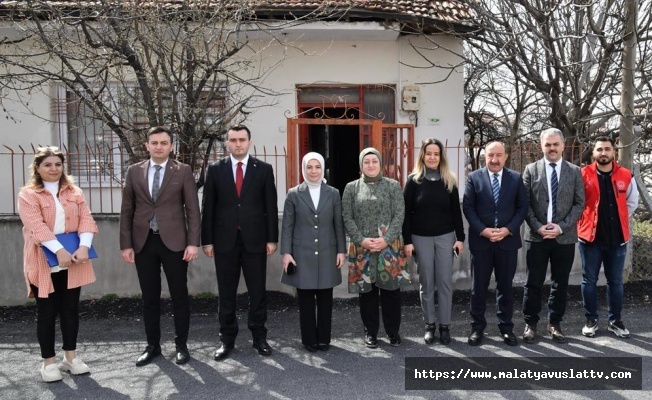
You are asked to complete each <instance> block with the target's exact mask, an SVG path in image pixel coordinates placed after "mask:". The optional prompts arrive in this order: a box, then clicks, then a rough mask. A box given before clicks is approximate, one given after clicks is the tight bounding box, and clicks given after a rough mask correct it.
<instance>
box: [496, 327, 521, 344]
mask: <svg viewBox="0 0 652 400" xmlns="http://www.w3.org/2000/svg"><path fill="white" fill-rule="evenodd" d="M500 337H502V338H503V342H505V344H507V345H509V346H516V345H517V344H518V340H516V335H514V332H512V331H509V332H505V333H501V334H500Z"/></svg>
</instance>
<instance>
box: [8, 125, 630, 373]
mask: <svg viewBox="0 0 652 400" xmlns="http://www.w3.org/2000/svg"><path fill="white" fill-rule="evenodd" d="M226 143H227V148H228V150H229V153H230V154H229V156H228V157H226V158H225V159H223V160H221V161H218V162H216V163H215V164H213V165H211V166H210V167H209V168H208V170H207V173H206V180H205V184H204V192H203V197H202V205H201V208H200V204H199V199H198V195H197V187H196V184H195V178H194V176H193V173H192V170H191V168H190V167H189V166H187V165H185V164H182V163H180V162H177V161H176V160H173V159H171V158H170V153H171V152H172V149H173V147H174V146H173V134H172V132H171V131H170V130H169V129H167V128H164V127H153V128H151V129H150V130H149V132H148V137H147V142H146V147H147V150H148V152H149V154H150V159H149V160H146V161H143V162H140V163H137V164H134V165H132V166H131V167H129V169H128V170H127V173H126V178H125V186H124V190H123V197H122V209H121V214H120V249H121V255H122V258H123V260H124V261H125V262H126V263H128V264H135V266H136V271H137V274H138V279H139V282H140V287H141V290H142V299H143V320H144V324H145V333H146V339H147V345H146V347H145V350H144V351H143V353H142V354H140V356H139V357H138V358H137V360H136V365H137V366H143V365H147V364H148V363H150V362H151V361H152V360H153V359H154V358H156V357H157V356H159V355H160V354H161V347H160V341H161V328H160V296H161V279H160V273H161V267H162V268H163V271H164V272H165V276H166V279H167V283H168V287H169V289H170V297H171V299H172V305H173V312H174V325H175V345H176V354H175V361H176V363H177V364H185V363H186V362H188V361H189V359H190V352H189V350H188V346H187V340H188V332H189V325H190V308H189V300H188V288H187V272H188V263H189V262H190V261H193V260H196V259H197V257H198V254H199V248H200V247H201V248H202V250H203V252H204V254H205V255H206V256H208V257H212V258H214V261H215V270H216V275H217V283H218V291H219V324H220V329H219V336H220V342H221V343H220V345H219V347H218V349H217V350H216V351H215V354H214V358H215V360H223V359H225V358H227V357H229V355H230V354H231V352H232V351H233V350H234V348H235V339H236V336H237V334H238V322H237V318H236V313H235V310H236V295H237V288H238V282H239V280H240V274H241V273H242V274H243V275H244V279H245V282H246V285H247V289H248V295H249V310H248V318H247V325H248V328H249V330H250V331H251V334H252V344H253V347H254V349H256V351H257V352H258V353H259V354H260V355H262V356H269V355H271V354H272V348H271V346H270V345H269V343H268V342H267V329H266V327H265V323H266V320H267V298H266V289H265V288H266V264H267V256H270V255H272V254H274V253H275V252H276V250H277V243H278V239H279V231H278V210H277V192H276V188H275V184H274V173H273V170H272V167H271V165H269V164H267V163H265V162H263V161H262V160H259V159H257V158H255V157H253V156H250V155H249V147H250V145H251V143H252V141H251V132H250V130H249V129H248V128H247V127H246V126H244V125H238V126H233V127H231V128H230V129H229V130H228V133H227V141H226ZM563 143H564V140H563V135H562V133H561V132H560V131H558V130H555V129H549V130H547V131H544V132H543V133H542V134H541V147H542V150H543V152H544V158H543V159H542V160H540V161H538V162H536V163H533V164H531V165H528V166H527V168H526V169H525V172H524V174H523V177H521V175H520V174H519V173H517V172H516V171H513V170H510V169H507V168H505V167H504V166H505V161H506V159H507V154H506V149H505V146H504V145H503V144H502V143H500V142H492V143H489V144H488V145H487V146H486V147H485V157H486V167H484V168H482V169H480V170H477V171H474V172H473V173H471V174H470V175H469V177H468V179H467V183H466V188H465V193H464V199H463V206H462V207H460V201H459V190H458V188H457V178H456V177H455V175H454V173H453V172H452V171H451V169H450V168H449V165H448V162H447V158H446V154H445V148H444V146H443V144H442V143H441V142H440V141H439V140H436V139H428V140H425V141H424V142H423V143H422V145H421V148H420V150H419V155H418V157H417V161H416V165H415V168H414V170H413V172H412V174H411V175H410V176H409V178H408V179H407V183H406V185H405V188H404V189H403V190H402V189H401V187H400V185H399V183H398V182H397V181H395V180H393V179H390V178H387V177H385V176H383V173H382V169H383V160H382V156H381V154H380V152H378V151H377V150H376V149H374V148H367V149H364V150H363V151H362V152H361V153H360V156H359V165H360V172H361V174H360V178H359V179H356V180H354V181H352V182H350V183H349V184H347V186H346V188H345V189H344V193H343V195H342V196H341V197H340V194H339V191H338V190H337V189H335V188H333V187H331V186H329V185H327V184H326V180H325V179H324V175H325V163H324V158H323V157H322V156H321V155H320V154H318V153H314V152H311V153H308V154H306V155H305V156H304V157H303V160H302V163H301V167H302V175H303V183H301V184H300V185H298V186H296V187H294V188H292V189H290V191H289V192H288V194H287V197H286V200H285V204H284V210H283V221H282V234H281V250H280V252H281V254H282V266H283V270H284V273H283V276H282V278H281V281H282V282H283V283H285V284H287V285H291V286H294V287H296V290H297V297H298V302H299V318H300V322H299V326H300V331H301V342H302V344H303V346H304V348H305V349H306V350H307V351H310V352H315V351H326V350H328V349H329V347H330V341H331V321H332V306H333V288H334V287H335V286H337V285H339V284H340V283H341V281H342V278H341V276H342V274H341V272H340V268H342V267H343V266H347V267H348V272H349V273H348V289H349V291H350V292H351V293H358V294H359V305H360V315H361V319H362V323H363V327H364V334H365V336H364V343H365V345H366V346H367V347H369V348H375V347H377V346H378V332H379V329H380V316H381V315H382V320H383V327H384V329H385V333H386V334H387V337H388V340H389V344H390V345H392V346H400V345H401V342H402V340H401V336H400V333H399V330H400V323H401V295H400V289H401V288H404V287H408V286H411V285H412V280H411V277H410V274H409V272H408V270H407V260H408V257H410V256H412V257H414V259H415V261H416V264H417V270H418V273H419V277H420V278H419V282H420V300H421V308H422V311H423V319H424V323H425V333H424V337H423V339H424V341H425V343H427V344H432V343H433V342H434V341H435V339H436V333H437V327H438V328H439V341H440V342H441V343H442V344H449V343H450V341H451V336H450V330H449V326H450V323H451V311H452V294H453V289H452V277H453V264H454V259H455V257H458V256H459V255H460V254H462V253H463V251H464V241H465V238H466V236H465V234H464V227H463V220H462V210H463V213H464V215H465V216H466V219H467V221H468V224H469V233H468V238H469V248H470V251H471V263H472V274H473V287H472V296H471V313H470V314H471V317H472V320H473V321H472V332H471V335H470V336H469V338H468V343H469V344H471V345H478V344H480V343H481V341H482V338H483V335H484V330H485V328H486V325H487V322H486V319H485V316H484V314H485V309H486V295H487V289H488V286H489V281H490V278H491V275H492V273H493V274H494V275H495V277H496V300H497V318H498V327H499V329H500V332H501V335H502V338H503V340H504V341H505V342H506V343H507V344H509V345H515V344H517V339H516V337H515V335H514V333H513V326H514V325H513V322H512V312H513V296H512V279H513V277H514V274H515V270H516V264H517V251H518V249H519V248H520V247H521V245H522V244H521V239H520V226H521V224H522V222H523V221H524V220H525V221H526V222H527V226H528V228H529V229H528V232H527V234H526V241H527V271H528V279H527V283H526V286H525V296H524V306H523V313H524V316H525V323H526V328H525V331H524V333H523V340H524V341H525V342H526V343H532V342H534V341H535V340H536V338H537V336H536V334H537V322H538V320H539V317H538V314H539V312H540V310H541V292H542V287H543V283H544V280H545V276H546V269H547V265H548V263H550V265H551V279H552V286H551V291H550V297H549V301H548V308H549V315H548V320H549V324H548V327H547V332H548V333H549V335H550V336H551V337H552V339H553V340H555V341H557V342H563V341H565V336H564V334H563V333H562V330H561V326H560V323H561V320H562V317H563V315H564V312H565V308H566V289H567V286H568V275H569V273H570V269H571V267H572V264H573V258H574V252H575V248H574V246H575V243H576V242H577V240H578V237H579V240H580V255H581V257H582V264H583V281H582V294H583V297H584V306H585V313H586V316H587V323H586V326H585V327H584V328H583V329H582V333H583V334H584V335H586V336H594V335H595V332H596V330H597V326H598V325H597V319H598V314H597V293H596V281H597V276H598V272H599V270H600V266H601V265H602V264H604V267H605V275H606V276H607V283H608V287H609V290H608V298H609V299H608V302H609V324H608V329H609V330H610V331H612V332H614V333H615V334H616V335H617V336H620V337H627V336H628V335H629V333H628V332H627V329H626V328H625V327H624V325H623V323H622V321H621V316H620V313H621V310H622V269H623V265H624V255H625V251H626V243H627V241H628V240H629V237H630V233H629V220H628V218H629V216H630V215H631V213H632V212H633V209H634V208H635V205H636V204H637V199H638V198H637V191H636V187H635V184H634V181H633V180H632V178H631V173H630V172H629V171H627V170H626V169H624V168H622V167H620V166H618V165H617V164H616V163H615V161H614V151H615V150H614V146H613V141H612V140H611V139H608V138H598V139H597V140H596V143H595V147H594V151H593V156H594V158H595V160H596V161H595V162H594V163H593V164H591V165H589V166H587V167H584V168H583V169H582V170H581V171H580V169H579V168H578V167H576V166H574V165H572V164H570V163H568V162H567V161H564V160H563V159H562V154H563V150H564V145H563ZM64 163H65V158H64V155H63V154H62V153H61V152H60V151H59V150H58V149H56V148H53V147H48V148H43V149H39V150H38V152H37V154H36V156H35V158H34V162H33V164H32V177H31V180H30V182H29V183H28V184H27V185H26V186H25V187H24V188H23V189H22V190H21V192H20V194H19V199H18V200H19V214H20V217H21V220H22V221H23V224H24V229H23V232H24V237H25V249H24V268H25V278H26V282H27V285H28V294H29V296H30V297H36V300H37V307H38V320H37V336H38V340H39V344H40V347H41V356H42V357H43V364H42V366H41V376H42V378H43V380H44V381H46V382H53V381H57V380H61V379H62V376H61V370H64V371H69V372H70V373H72V374H75V375H77V374H84V373H88V372H89V371H90V369H89V367H88V366H87V365H86V364H85V363H84V362H83V361H81V359H80V358H79V357H77V356H76V354H75V350H76V340H77V331H78V326H79V314H78V304H79V297H80V290H81V286H83V285H86V284H89V283H91V282H93V281H94V280H95V276H94V274H93V269H92V265H91V261H90V260H89V255H88V250H89V248H90V246H91V243H92V240H93V236H94V235H95V234H96V233H97V226H96V224H95V222H94V220H93V218H92V216H91V213H90V210H89V208H88V206H87V204H86V202H85V199H84V196H83V193H82V192H81V190H80V189H79V188H78V187H77V186H75V185H74V184H73V182H72V181H71V179H70V178H69V177H68V176H67V175H66V174H65V171H64ZM585 197H586V201H585ZM64 232H66V233H68V232H77V233H78V234H79V238H80V244H79V248H78V249H77V250H76V251H73V252H72V253H71V252H69V251H68V250H66V249H65V248H64V247H63V246H62V245H61V243H59V241H58V240H57V239H56V236H55V235H56V234H58V233H64ZM347 234H348V241H347V238H346V235H347ZM41 247H45V248H47V249H49V250H50V251H52V252H53V253H55V254H56V257H57V261H58V264H59V265H57V266H55V267H50V266H49V265H48V264H47V262H46V261H45V256H44V254H43V252H42V250H41ZM435 292H437V302H436V304H437V306H438V310H437V311H436V309H435ZM380 310H382V312H380ZM57 315H58V316H59V318H60V323H61V330H62V336H63V350H64V352H65V355H64V360H63V362H61V363H60V364H57V363H56V358H55V350H54V337H55V321H56V317H57ZM437 325H438V326H437Z"/></svg>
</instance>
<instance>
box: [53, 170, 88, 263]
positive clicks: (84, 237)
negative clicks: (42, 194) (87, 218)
mask: <svg viewBox="0 0 652 400" xmlns="http://www.w3.org/2000/svg"><path fill="white" fill-rule="evenodd" d="M43 187H44V188H45V190H47V191H48V192H50V193H51V194H52V197H53V198H54V205H55V207H56V212H55V217H54V229H53V230H52V233H54V234H55V235H58V234H60V233H66V213H65V210H64V209H63V205H61V202H60V201H59V197H58V195H59V182H43ZM92 243H93V233H91V232H84V233H81V234H80V235H79V245H80V246H82V245H83V246H86V247H88V248H90V247H91V244H92ZM41 246H43V247H45V248H46V249H48V250H50V251H51V252H53V253H54V254H56V253H57V251H59V250H61V249H63V245H62V244H61V243H60V242H59V241H58V240H56V239H54V240H46V241H45V242H41ZM64 269H68V268H66V267H60V266H58V265H57V266H55V267H52V268H50V273H55V272H59V271H62V270H64Z"/></svg>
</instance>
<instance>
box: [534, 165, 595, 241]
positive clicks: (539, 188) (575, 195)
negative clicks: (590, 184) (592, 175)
mask: <svg viewBox="0 0 652 400" xmlns="http://www.w3.org/2000/svg"><path fill="white" fill-rule="evenodd" d="M523 183H524V184H525V190H526V192H527V195H528V213H527V217H526V218H525V221H526V222H527V226H526V227H525V232H526V233H525V240H527V241H530V242H541V241H542V240H543V238H542V237H541V235H539V233H538V232H537V230H538V229H539V228H541V227H542V226H543V225H546V224H547V223H548V221H547V217H548V204H550V198H549V197H548V178H547V177H546V160H545V159H541V160H539V161H537V162H534V163H532V164H529V165H528V166H527V167H525V171H523ZM582 210H584V182H583V181H582V173H581V172H580V168H579V167H578V166H576V165H573V164H571V163H569V162H568V161H564V162H562V164H561V172H560V176H559V189H558V190H557V218H556V220H555V221H552V222H554V223H555V224H557V225H559V227H560V228H561V230H562V232H563V233H562V234H561V235H559V236H557V238H556V240H557V242H558V243H560V244H571V243H576V242H577V220H578V219H579V218H580V216H581V215H582Z"/></svg>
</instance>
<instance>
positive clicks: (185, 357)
mask: <svg viewBox="0 0 652 400" xmlns="http://www.w3.org/2000/svg"><path fill="white" fill-rule="evenodd" d="M189 360H190V352H189V351H188V346H186V345H185V344H184V345H183V346H177V355H176V357H175V358H174V362H175V363H177V364H179V365H181V364H185V363H187V362H188V361H189Z"/></svg>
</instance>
